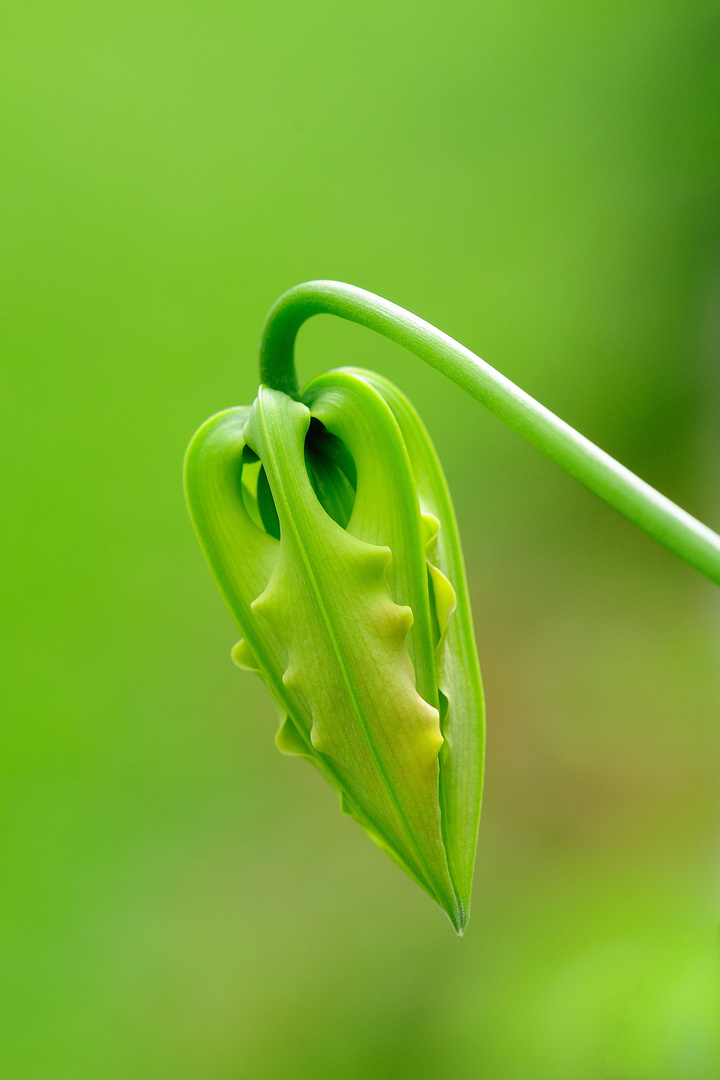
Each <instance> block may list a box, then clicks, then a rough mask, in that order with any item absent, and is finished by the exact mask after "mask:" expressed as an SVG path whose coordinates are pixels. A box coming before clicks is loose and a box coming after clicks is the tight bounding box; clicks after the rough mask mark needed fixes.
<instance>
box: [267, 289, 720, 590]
mask: <svg viewBox="0 0 720 1080" xmlns="http://www.w3.org/2000/svg"><path fill="white" fill-rule="evenodd" d="M321 313H327V314H330V315H339V316H340V318H343V319H350V320H351V321H352V322H356V323H360V324H361V325H362V326H367V327H368V328H369V329H371V330H377V332H378V333H380V334H383V335H384V336H385V337H387V338H390V340H391V341H394V342H396V343H397V344H398V345H404V346H405V348H406V349H408V350H409V351H410V352H412V353H414V354H415V356H418V357H419V358H420V359H421V360H424V361H425V362H426V363H428V364H430V366H431V367H434V368H437V370H438V371H441V372H442V373H443V375H447V377H448V378H449V379H452V381H453V382H455V383H457V385H458V386H459V387H461V389H463V390H465V391H466V392H467V393H468V394H470V395H471V397H474V398H476V399H477V400H478V401H479V402H481V403H482V404H483V405H485V406H486V408H488V409H489V410H490V412H492V413H495V415H496V416H499V417H500V419H501V420H504V421H505V423H506V424H509V425H510V427H512V428H514V429H515V431H518V432H519V433H520V434H521V435H524V436H525V438H526V439H527V440H528V441H529V442H531V443H532V444H533V445H534V446H536V447H537V448H538V450H542V452H543V453H544V454H546V455H547V456H548V457H549V458H552V460H553V461H555V462H556V463H557V464H558V465H560V466H561V467H562V468H563V469H565V471H566V472H569V473H570V475H571V476H574V477H575V479H576V480H579V481H580V483H581V484H584V485H585V487H587V488H589V489H590V490H591V491H594V492H595V494H596V495H599V496H600V498H601V499H604V500H605V502H606V503H609V504H610V506H613V507H614V508H615V509H616V510H619V512H620V513H621V514H623V515H624V516H625V517H626V518H629V520H630V521H634V522H635V524H636V525H639V526H640V528H641V529H644V530H645V532H646V533H649V535H650V536H652V537H654V538H655V539H656V540H658V541H659V542H660V543H661V544H664V545H665V547H666V548H669V549H670V551H673V552H674V553H675V554H676V555H679V556H680V558H681V559H684V560H685V562H686V563H689V564H690V566H694V567H695V569H696V570H699V571H700V573H701V574H704V575H705V577H708V578H710V580H711V581H714V582H715V583H716V584H718V585H720V536H718V534H717V533H715V532H713V530H712V529H709V528H708V527H707V526H706V525H703V524H702V522H700V521H698V520H697V519H696V518H694V517H692V516H691V515H690V514H688V513H686V512H685V511H684V510H681V509H680V507H679V506H676V505H675V503H673V502H671V501H670V500H669V499H666V498H665V496H664V495H661V494H660V493H659V492H658V491H655V489H654V488H652V487H650V485H649V484H646V483H645V482H644V481H643V480H640V479H639V478H638V477H637V476H635V474H634V473H631V472H630V470H629V469H626V468H625V466H624V465H620V464H619V463H618V462H617V461H615V460H614V459H613V458H611V457H610V455H609V454H606V453H605V452H604V451H603V450H600V449H599V448H598V447H597V446H595V445H594V444H593V443H591V442H590V440H589V439H586V438H585V437H584V436H583V435H580V434H578V432H577V431H575V430H574V429H573V428H571V427H570V425H569V424H566V423H565V422H564V420H560V419H559V417H557V416H555V415H554V414H553V413H551V412H550V410H549V409H546V408H545V407H544V406H543V405H540V404H539V402H537V401H535V400H534V399H533V398H531V397H530V395H529V394H526V393H525V391H524V390H521V389H520V387H519V386H515V384H514V383H512V382H511V381H510V380H509V379H506V378H505V376H504V375H501V374H500V372H498V371H495V369H494V368H492V367H490V365H489V364H486V363H485V361H484V360H481V359H480V357H479V356H475V354H474V353H472V352H470V350H469V349H466V348H465V346H464V345H460V344H459V342H457V341H454V340H453V339H452V338H451V337H448V335H447V334H443V332H442V331H441V330H438V329H436V327H434V326H431V325H430V323H427V322H425V321H424V320H423V319H419V318H418V317H417V315H412V314H411V313H410V312H409V311H405V309H404V308H401V307H398V306H397V304H391V303H390V301H389V300H383V298H382V297H380V296H376V295H375V294H374V293H370V292H366V291H365V290H364V289H358V288H356V287H355V286H354V285H345V284H343V283H342V282H339V281H308V282H306V283H305V284H304V285H297V286H295V288H293V289H290V290H289V291H288V292H286V293H285V294H284V295H283V296H281V297H280V299H279V300H277V301H276V303H275V304H274V305H273V307H272V308H271V309H270V312H269V314H268V317H267V319H266V321H265V326H264V329H263V335H262V341H261V345H260V379H261V382H263V383H265V384H266V385H268V386H271V387H273V388H274V389H275V390H282V391H283V392H284V393H286V394H289V395H290V396H292V397H299V390H298V385H297V379H296V375H295V366H294V361H293V347H294V344H295V337H296V335H297V332H298V330H299V329H300V327H301V326H302V324H303V323H304V322H305V320H306V319H309V318H310V317H311V316H312V315H319V314H321Z"/></svg>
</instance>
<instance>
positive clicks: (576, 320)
mask: <svg viewBox="0 0 720 1080" xmlns="http://www.w3.org/2000/svg"><path fill="white" fill-rule="evenodd" d="M0 26H1V32H0V56H1V62H0V87H1V95H0V96H1V106H0V110H1V112H0V129H1V139H2V152H1V153H0V192H1V196H0V204H1V210H0V218H1V225H0V233H1V236H2V242H1V250H2V257H1V258H0V281H1V295H2V304H1V306H0V307H1V314H0V320H1V323H2V334H1V342H2V346H1V347H2V380H1V384H0V385H1V387H2V389H1V392H0V409H1V411H2V424H1V430H0V440H1V450H0V452H1V454H2V468H1V469H0V496H1V502H0V506H1V507H2V510H1V512H0V547H1V552H2V629H0V641H1V643H2V645H1V648H0V671H1V687H0V711H1V713H2V724H1V728H0V730H1V735H0V741H1V745H2V766H1V768H2V789H1V790H2V796H1V805H2V839H1V842H0V863H1V866H2V872H1V878H0V880H1V885H0V897H1V899H0V911H1V916H0V954H1V956H0V969H1V971H2V976H1V978H0V994H2V997H3V1005H2V1009H1V1010H0V1077H2V1080H65V1078H67V1080H70V1078H72V1080H127V1078H128V1077H132V1078H133V1080H165V1078H167V1080H197V1078H202V1080H265V1078H273V1080H324V1078H342V1080H381V1078H382V1080H384V1078H389V1080H390V1078H392V1080H715V1078H717V1077H718V1076H720V1065H719V1061H720V1047H719V1045H718V1033H717V1020H718V1012H719V1011H720V1009H719V1003H718V1001H719V999H718V970H717V969H718V941H719V938H718V889H719V887H720V874H719V873H718V870H719V858H720V844H719V842H718V841H719V838H720V830H719V827H718V826H719V823H720V784H719V783H718V780H719V775H718V774H719V769H718V762H719V760H720V737H719V725H718V716H719V713H720V591H718V590H717V589H716V588H714V587H713V586H712V585H710V584H709V583H708V582H706V581H704V580H703V579H702V578H700V577H699V576H698V575H697V574H695V573H694V572H693V571H691V570H689V569H688V568H687V567H685V566H684V565H682V564H681V563H679V562H678V561H677V560H675V559H674V558H673V557H672V556H670V555H669V554H668V553H666V552H665V551H664V550H662V549H661V548H659V547H658V546H656V545H655V544H653V542H652V541H650V540H649V539H647V538H646V537H645V536H644V535H642V534H641V533H640V532H639V531H638V530H637V529H635V528H634V527H633V526H631V525H629V524H628V523H626V522H625V521H623V520H622V519H620V518H619V517H618V516H617V515H616V514H615V513H614V512H613V511H611V510H609V509H608V508H607V507H605V506H604V505H603V504H602V503H600V502H599V501H598V500H597V499H595V498H594V497H593V496H591V495H590V494H588V493H587V492H586V491H585V490H584V489H582V488H580V487H579V486H578V485H577V484H576V483H575V482H574V481H572V480H570V479H569V478H567V477H566V476H565V475H564V474H562V473H561V472H560V471H559V470H558V469H557V468H556V467H555V466H553V465H551V464H550V463H549V462H547V461H545V460H544V459H543V458H542V457H541V456H540V455H539V454H538V453H537V452H536V451H535V450H533V449H531V448H530V447H528V446H526V445H524V444H523V443H522V442H521V440H520V439H519V437H518V436H516V435H515V434H514V433H512V432H510V431H508V430H507V429H505V428H503V426H502V425H501V424H500V423H499V422H498V421H497V420H495V419H494V418H492V417H490V416H489V415H488V414H486V413H485V412H484V411H483V410H482V409H481V408H480V406H478V405H477V404H476V403H474V402H472V401H470V400H469V399H465V398H463V396H462V394H461V393H460V391H458V390H457V389H456V388H454V387H453V386H451V385H449V384H447V383H445V382H443V380H442V378H441V377H440V376H439V375H437V374H436V373H435V372H432V371H431V370H429V369H424V368H423V367H422V365H421V364H420V363H419V362H418V361H417V360H415V359H414V358H412V357H410V356H409V355H406V354H403V353H402V352H401V351H400V350H399V349H398V348H396V347H395V346H391V345H389V344H388V343H386V342H384V341H382V340H380V339H377V338H374V337H373V336H372V335H371V334H369V333H368V332H367V331H365V330H362V329H359V328H357V327H353V326H350V325H346V324H342V323H340V321H338V320H332V319H330V318H321V319H316V320H313V321H312V322H311V323H310V324H309V325H308V326H307V327H306V328H305V329H303V331H302V333H301V338H300V343H299V363H300V368H301V371H302V373H303V374H305V375H306V376H308V377H309V376H311V375H313V374H315V373H317V372H319V371H322V370H324V369H326V368H327V367H328V366H336V365H338V364H344V363H352V364H362V365H365V366H369V367H373V368H376V369H378V370H380V371H382V372H383V373H385V374H386V375H388V376H389V377H390V378H392V379H394V380H395V381H396V382H397V383H398V384H399V385H400V386H401V387H402V388H403V389H404V390H405V391H406V392H407V393H408V394H409V395H410V396H411V397H412V399H413V400H414V401H415V403H416V405H417V406H418V408H419V409H420V411H421V413H422V415H423V416H424V418H425V420H426V423H427V425H428V427H429V429H430V431H431V433H432V435H433V437H434V439H435V440H436V444H437V447H438V450H439V452H440V455H441V457H442V460H443V462H444V464H445V467H446V471H447V474H448V477H449V480H450V483H451V486H452V489H453V491H454V496H455V501H456V507H457V512H458V516H459V519H460V524H461V528H462V532H463V536H464V545H465V550H466V556H467V561H468V572H469V576H470V582H471V587H472V596H473V602H474V610H475V618H476V626H477V637H478V642H479V648H480V653H481V660H482V664H483V671H484V677H485V683H486V691H487V700H488V715H489V733H488V767H487V787H486V800H485V808H484V817H483V822H482V826H481V835H480V849H479V856H478V872H477V883H476V890H475V897H474V913H473V918H472V920H471V924H470V928H469V931H468V933H467V935H466V937H465V939H464V940H458V939H456V938H455V936H454V935H453V933H452V931H451V928H450V926H449V924H448V923H447V922H446V920H445V919H444V917H443V916H442V914H441V913H440V911H439V910H437V909H435V908H434V907H433V905H432V903H431V902H430V901H429V900H428V899H427V898H426V897H425V896H424V895H423V894H421V893H420V892H419V890H417V889H416V888H415V886H414V885H413V884H412V883H411V882H410V881H409V880H406V879H405V878H404V877H403V875H402V874H401V873H400V872H399V871H398V870H397V869H396V868H395V867H394V866H393V865H392V864H391V863H390V862H389V861H388V860H387V859H386V858H385V857H384V856H383V855H382V853H381V852H380V851H379V850H376V849H375V848H374V847H373V845H372V844H371V843H370V842H369V841H368V840H367V839H366V837H365V836H364V834H363V833H362V832H361V831H360V830H359V829H358V828H357V827H356V826H355V825H354V824H353V823H352V822H351V821H349V820H348V819H345V818H343V817H342V816H341V815H340V813H339V812H338V809H337V806H336V803H335V798H334V796H333V795H332V793H331V792H330V791H329V790H327V789H326V788H325V787H324V786H323V782H322V780H321V779H320V777H319V776H318V775H316V774H315V773H314V772H313V770H312V769H311V768H310V767H309V766H307V765H306V764H305V763H304V762H298V761H293V760H288V759H283V758H281V757H280V755H279V754H278V753H277V752H276V750H275V748H274V746H273V733H274V729H275V726H276V718H275V712H274V708H273V705H272V703H271V701H270V699H269V697H268V695H267V693H266V692H265V690H264V688H263V687H262V686H261V685H260V683H259V681H256V680H254V678H253V677H252V676H251V675H248V674H245V673H241V672H239V671H237V670H236V669H234V668H233V666H232V665H231V663H230V659H229V650H230V647H231V646H232V644H233V643H234V641H235V640H236V634H235V631H234V629H233V627H232V625H231V621H230V618H229V616H228V614H227V613H226V611H225V609H224V607H223V604H222V602H221V600H220V598H219V596H218V595H217V594H216V592H215V589H214V587H213V585H212V582H211V579H210V576H209V574H208V571H207V569H206V567H205V565H204V563H203V560H202V556H201V553H200V550H199V548H198V546H197V543H196V541H195V538H194V536H193V534H192V531H191V527H190V523H189V520H188V517H187V514H186V511H185V507H184V503H183V495H182V488H181V464H182V456H183V452H184V449H185V446H186V444H187V442H188V440H189V438H190V436H191V435H192V433H193V430H194V429H195V428H196V427H197V426H198V425H199V424H200V423H201V421H202V420H204V419H205V417H206V416H207V415H209V414H210V413H212V412H215V411H217V410H219V409H221V408H224V407H227V406H229V405H233V404H238V403H249V402H250V401H251V400H252V398H253V397H254V393H255V385H256V342H257V339H258V336H259V331H260V327H261V323H262V320H263V317H264V315H265V312H266V310H267V308H268V307H269V306H270V304H271V303H272V301H273V300H274V299H275V297H276V296H277V295H278V294H279V293H280V292H282V291H283V290H284V289H286V288H288V287H289V286H291V285H293V284H295V283H297V282H299V281H302V280H306V279H308V278H313V277H334V278H339V279H342V280H347V281H351V282H353V283H355V284H358V285H361V286H363V287H365V288H369V289H371V290H373V291H376V292H380V293H382V294H384V295H386V296H388V297H389V298H390V299H392V300H395V301H397V302H398V303H401V304H404V305H405V306H407V307H409V308H411V309H412V310H413V311H416V312H417V313H418V314H420V315H421V316H423V317H425V318H427V319H429V320H431V321H433V322H435V323H436V324H438V325H439V326H440V327H441V328H443V329H444V330H446V331H447V332H448V333H450V334H452V335H453V336H455V337H457V338H459V339H460V340H461V341H462V342H463V343H465V344H467V345H468V346H470V347H471V348H473V349H474V350H475V351H477V352H478V353H480V354H481V355H482V356H484V357H485V358H486V359H487V360H489V361H490V362H491V363H493V364H495V365H496V366H497V367H499V368H500V369H501V370H502V371H503V372H504V373H506V374H507V375H509V376H510V377H511V378H513V379H515V380H516V381H517V382H519V383H520V384H521V385H522V386H523V387H524V388H525V389H527V390H528V391H529V392H530V393H532V394H534V395H535V396H536V397H538V398H539V399H540V400H541V401H543V402H544V403H545V404H547V405H548V406H549V407H551V408H552V409H554V410H555V411H556V412H558V413H559V414H560V415H561V416H563V417H564V418H565V419H567V420H568V421H570V422H571V423H573V424H575V425H576V426H577V427H579V429H580V430H581V431H583V432H584V433H585V434H587V435H588V436H590V437H591V438H593V439H594V440H596V441H597V442H599V443H600V445H602V446H603V447H604V448H605V449H607V450H609V451H610V452H611V453H613V454H615V455H616V456H617V457H619V459H620V460H622V461H623V462H624V463H625V464H627V465H629V466H630V467H632V468H634V469H635V470H636V471H638V472H639V473H640V474H641V475H642V476H643V477H644V478H646V479H647V480H649V481H650V482H652V483H654V484H655V485H657V486H658V487H660V488H661V489H662V490H663V491H664V492H666V493H667V494H668V495H670V496H671V497H672V498H674V499H676V500H677V501H679V502H680V503H681V504H682V505H684V506H685V507H686V508H687V509H689V510H690V511H691V512H694V513H695V514H697V515H698V516H700V517H702V518H703V519H704V520H706V521H707V522H708V523H710V524H712V525H714V526H715V527H716V528H720V410H719V408H718V406H719V405H720V139H719V138H718V132H719V131H720V6H719V5H718V3H717V2H705V0H682V2H680V0H655V2H654V3H652V4H648V3H646V2H640V0H622V2H614V0H589V2H587V3H577V2H573V3H570V2H567V0H511V2H507V0H473V2H470V0H448V2H446V3H444V4H437V3H435V2H430V0H413V2H412V3H408V2H396V3H395V2H392V0H390V2H388V0H385V2H381V0H360V2H357V3H342V2H340V3H338V2H329V0H314V2H312V3H310V2H308V0H277V2H266V3H259V2H250V0H202V2H199V0H142V2H140V0H123V2H122V3H121V2H119V0H101V2H99V3H98V2H90V0H22V2H20V0H11V2H7V3H3V4H2V5H1V9H0Z"/></svg>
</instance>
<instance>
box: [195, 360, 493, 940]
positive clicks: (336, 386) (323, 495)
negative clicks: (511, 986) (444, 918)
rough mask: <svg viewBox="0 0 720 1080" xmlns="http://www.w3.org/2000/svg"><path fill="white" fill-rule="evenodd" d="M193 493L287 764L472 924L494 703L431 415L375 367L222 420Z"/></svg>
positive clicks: (198, 448)
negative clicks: (490, 704)
mask: <svg viewBox="0 0 720 1080" xmlns="http://www.w3.org/2000/svg"><path fill="white" fill-rule="evenodd" d="M185 481H186V493H187V499H188V505H189V508H190V513H191V516H192V519H193V523H194V525H195V529H196V532H197V535H198V538H199V540H200V543H201V545H202V548H203V550H204V552H205V555H206V557H207V560H208V563H209V565H210V568H211V570H212V573H213V575H214V577H215V580H216V582H217V584H218V586H219V588H220V591H221V592H222V594H223V596H224V598H225V600H226V602H227V604H228V606H229V608H230V611H231V612H232V615H233V617H234V619H235V621H236V623H237V625H238V627H239V629H240V633H241V634H242V640H241V641H240V642H239V643H238V644H237V645H236V646H235V648H234V649H233V659H234V660H235V662H236V663H237V664H238V665H239V666H241V667H244V668H249V669H251V670H254V671H256V672H258V673H259V674H260V676H261V677H262V678H263V680H264V681H265V682H266V684H267V686H268V687H269V689H270V691H271V693H272V695H273V696H274V698H275V700H276V702H277V704H278V705H279V707H280V710H281V714H282V717H283V719H282V723H281V725H280V730H279V731H278V733H277V736H276V743H277V746H278V748H279V749H280V750H281V751H282V752H283V753H286V754H293V755H299V756H301V757H305V758H308V759H309V760H310V761H312V762H313V764H314V765H315V766H316V767H317V768H318V769H319V770H320V771H321V772H322V774H323V775H324V776H325V777H326V779H327V780H328V781H329V783H330V784H331V785H332V786H333V787H334V788H335V790H336V791H337V792H338V795H339V797H340V804H341V807H342V809H343V811H344V812H345V813H347V814H350V815H351V816H352V817H353V818H355V820H356V821H357V822H358V823H359V824H360V825H361V826H362V827H363V829H365V831H366V832H367V833H368V834H369V835H370V836H371V837H372V839H373V840H374V841H375V842H376V843H377V844H379V845H380V847H382V848H383V849H384V850H385V851H386V852H387V853H388V854H389V855H390V856H391V858H393V859H394V860H395V862H396V863H398V864H399V865H400V866H401V867H402V868H403V870H405V871H406V872H407V873H408V874H409V875H410V877H412V878H413V879H414V880H415V881H416V882H417V883H418V884H419V885H420V886H421V887H422V888H423V889H425V890H426V891H427V892H428V893H429V894H430V896H432V897H433V899H435V900H436V901H437V903H438V904H439V905H440V906H441V907H442V908H443V910H444V911H445V912H446V913H447V914H448V916H449V918H450V920H451V921H452V923H453V925H454V926H455V928H456V930H457V931H458V932H459V933H462V931H463V930H464V928H465V925H466V924H467V919H468V914H469V903H470V889H471V884H472V872H473V863H474V855H475V845H476V837H477V826H478V818H479V812H480V797H481V787H482V759H483V741H484V722H483V698H482V687H481V682H480V672H479V667H478V661H477V654H476V649H475V643H474V636H473V629H472V617H471V614H470V607H469V603H468V597H467V586H466V581H465V571H464V565H463V560H462V554H461V550H460V542H459V538H458V532H457V526H456V523H455V517H454V513H453V509H452V504H451V501H450V496H449V493H448V490H447V485H446V482H445V479H444V476H443V473H442V470H441V467H440V464H439V462H438V459H437V456H436V454H435V451H434V449H433V446H432V444H431V442H430V439H429V436H428V434H427V432H426V431H425V428H424V427H423V425H422V422H421V421H420V418H419V417H418V415H417V413H416V412H415V410H414V409H413V407H412V405H411V404H410V403H409V401H408V400H407V398H405V396H404V395H403V394H402V393H401V392H400V391H399V390H398V389H397V388H396V387H394V386H393V385H392V384H391V383H389V382H388V381H387V380H386V379H383V378H382V377H381V376H379V375H375V374H373V373H372V372H368V371H360V370H356V369H341V370H339V371H333V372H329V373H327V374H325V375H322V376H320V377H319V378H317V379H315V380H313V381H312V382H311V383H310V384H309V385H308V386H307V387H306V389H305V392H304V394H303V398H302V401H296V400H295V399H294V398H291V397H289V396H287V395H286V394H283V393H281V392H279V391H277V390H272V389H269V388H268V387H266V386H261V387H260V389H259V391H258V396H257V399H256V400H255V403H254V404H253V405H252V406H251V407H238V408H233V409H228V410H227V411H225V412H222V413H219V414H218V415H217V416H214V417H212V418H211V419H210V420H208V421H207V422H206V423H205V424H204V425H203V426H202V427H201V428H200V430H199V431H198V432H197V434H196V435H195V437H194V438H193V440H192V442H191V444H190V447H189V449H188V454H187V459H186V470H185Z"/></svg>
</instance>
